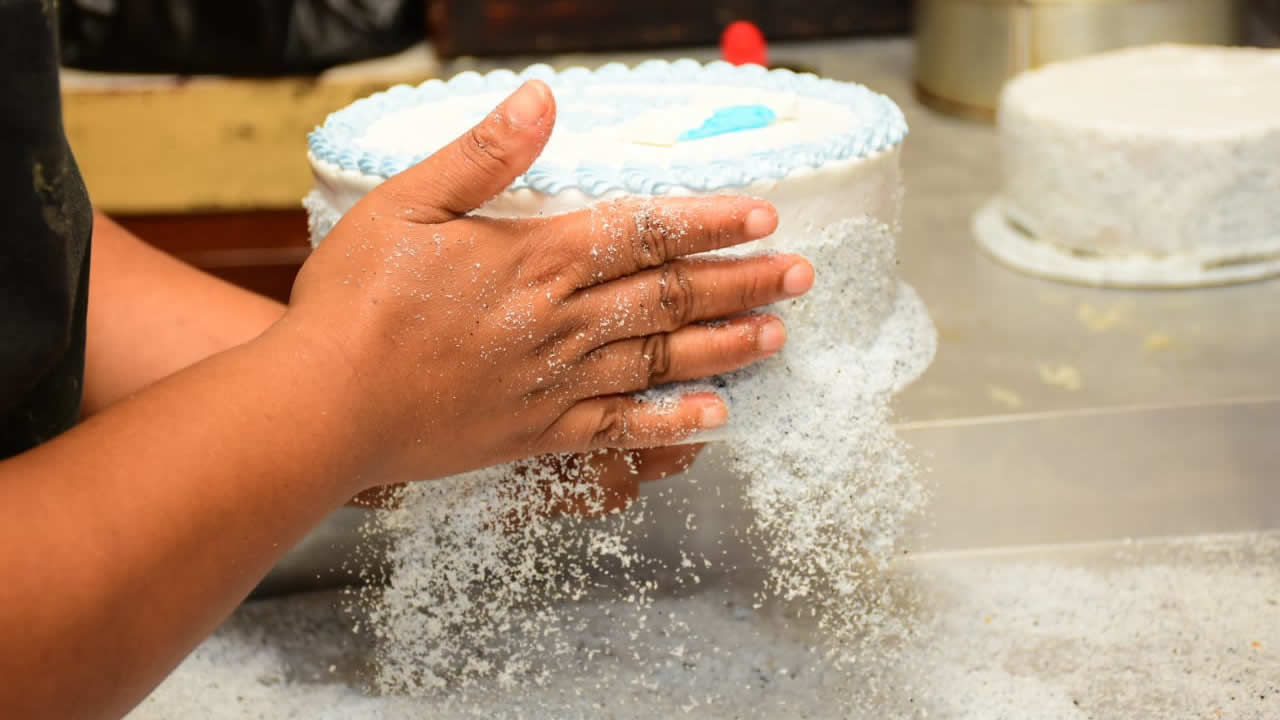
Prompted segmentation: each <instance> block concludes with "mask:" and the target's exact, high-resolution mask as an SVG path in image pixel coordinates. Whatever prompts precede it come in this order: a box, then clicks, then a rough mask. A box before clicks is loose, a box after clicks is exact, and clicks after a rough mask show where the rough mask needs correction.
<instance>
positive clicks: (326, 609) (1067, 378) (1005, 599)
mask: <svg viewBox="0 0 1280 720" xmlns="http://www.w3.org/2000/svg"><path fill="white" fill-rule="evenodd" d="M680 54H690V55H693V56H695V57H703V58H705V57H707V55H705V54H699V53H680ZM775 57H776V59H777V60H779V61H781V62H792V63H796V64H801V65H804V66H808V67H809V68H812V69H814V70H816V71H817V72H820V73H822V74H824V75H829V76H832V77H836V78H841V79H850V80H857V81H859V82H862V83H864V84H867V85H869V86H871V87H872V88H874V89H877V90H879V91H881V92H884V93H886V94H888V95H890V96H891V97H893V98H894V100H896V101H897V102H898V103H899V104H900V105H901V106H902V107H903V109H904V111H905V112H906V115H907V119H908V122H909V123H910V125H911V135H910V137H909V138H908V141H907V146H906V150H905V154H904V162H905V176H906V182H907V187H908V191H907V204H906V211H905V215H904V221H903V225H904V227H903V233H902V237H901V245H900V248H899V251H900V257H901V267H902V272H903V274H904V276H905V277H906V278H907V279H908V281H910V282H911V283H912V284H913V285H914V286H915V288H916V289H917V290H918V291H919V292H920V294H921V295H922V296H923V297H924V299H925V301H926V303H927V304H928V305H929V308H930V311H931V312H932V314H933V317H934V319H935V321H936V323H937V326H938V330H939V335H940V345H939V352H938V357H937V360H936V362H935V363H934V366H933V367H932V368H931V369H930V370H929V371H928V373H926V374H925V376H924V377H923V378H921V379H920V380H919V381H918V382H917V383H916V384H915V385H913V386H912V387H911V388H909V389H908V390H907V391H906V392H905V393H904V394H903V395H902V396H901V397H900V398H899V402H898V405H897V409H898V417H899V420H900V429H901V431H902V435H903V436H904V437H905V438H906V439H907V440H908V442H910V443H911V444H912V445H913V446H914V447H915V448H916V451H917V452H918V453H919V457H920V458H921V460H922V463H923V464H925V465H926V466H928V467H929V468H930V473H929V478H930V483H931V485H932V487H933V491H934V500H933V503H932V505H931V509H930V510H929V512H928V514H927V516H926V517H925V518H922V520H921V523H920V527H919V528H918V532H917V535H916V538H915V539H914V540H913V541H912V548H913V549H914V550H922V551H927V552H925V553H924V554H923V555H921V556H919V557H917V558H916V559H915V560H912V561H910V562H906V563H903V568H902V572H903V574H904V577H909V578H912V579H913V580H912V583H911V587H913V588H915V589H916V590H918V591H919V592H920V594H921V596H922V598H923V599H922V600H921V602H920V604H919V605H918V606H917V605H915V604H912V605H911V609H910V612H913V613H914V612H919V613H922V614H921V615H920V622H919V624H918V626H919V627H920V629H921V632H922V635H921V638H931V639H919V640H912V641H910V642H908V643H906V644H905V645H904V648H905V649H904V650H903V652H904V653H906V654H905V655H900V656H899V658H900V659H901V658H905V660H903V662H901V663H897V664H883V665H877V664H876V663H874V662H869V663H868V664H867V665H866V666H865V667H864V668H863V669H862V670H861V672H862V674H861V675H857V676H855V677H857V678H858V680H859V682H858V683H856V685H857V687H850V686H849V685H847V684H846V681H847V680H848V677H850V676H846V675H841V676H838V677H837V676H833V675H831V674H828V673H825V672H824V671H823V669H822V666H821V663H820V662H818V661H817V660H816V659H815V658H814V657H813V656H812V655H811V654H809V653H808V651H807V647H809V646H808V645H807V643H806V641H805V640H804V637H803V636H798V637H797V636H793V635H791V634H789V633H790V632H791V631H790V630H787V629H786V628H785V623H779V622H777V620H778V618H774V617H768V616H766V615H763V614H761V615H756V614H753V613H752V612H750V611H748V610H745V609H744V607H743V604H742V602H741V598H737V599H735V598H736V597H737V596H735V595H734V593H735V592H737V590H735V588H734V587H732V585H731V584H730V585H729V586H726V587H723V588H708V589H707V590H705V591H703V592H702V593H700V594H696V595H694V596H692V597H686V598H671V599H670V604H669V605H667V606H662V607H661V608H660V609H662V610H663V611H664V612H666V613H667V614H668V616H669V617H676V616H677V615H679V614H681V613H683V614H684V615H685V617H686V619H687V621H688V623H687V624H689V625H692V626H694V627H697V628H699V636H698V637H697V638H696V640H697V642H693V641H692V640H691V642H690V643H686V644H679V647H677V646H676V645H670V646H668V645H664V644H663V643H668V642H669V641H671V637H670V636H669V635H661V634H659V633H656V632H655V634H654V635H653V636H652V637H647V638H643V640H644V642H643V643H642V644H641V645H639V646H636V647H637V652H640V653H642V654H644V655H645V657H646V658H648V659H649V660H653V658H656V657H659V656H662V653H664V652H665V653H668V655H667V656H663V657H675V658H678V657H679V656H680V655H679V653H684V652H686V651H689V652H693V651H698V652H702V653H703V654H702V655H701V656H700V659H698V660H689V661H688V663H685V662H683V661H673V662H675V664H674V665H672V664H671V663H665V664H664V663H657V662H656V661H655V662H648V663H647V664H646V665H645V667H647V668H651V669H652V668H657V669H655V670H653V671H652V672H649V673H646V672H639V671H637V672H628V671H627V670H626V668H627V666H626V662H625V658H624V657H622V656H618V657H612V658H611V659H610V660H609V662H611V663H615V665H613V667H616V668H619V669H618V670H617V675H616V676H610V677H604V676H603V675H601V676H597V675H590V673H591V672H596V671H597V670H598V671H599V672H601V673H603V672H606V671H605V670H599V669H598V668H597V669H592V668H594V666H590V667H589V666H587V665H584V666H583V667H582V668H578V669H577V670H576V671H575V672H576V673H578V674H574V673H570V674H569V676H568V677H567V678H566V679H564V680H562V681H558V682H560V683H561V684H555V685H553V686H552V687H549V688H544V689H540V690H536V691H530V692H528V693H525V694H517V695H511V694H502V693H499V694H497V695H494V696H490V697H478V698H472V700H474V702H473V703H471V705H470V707H471V709H476V708H479V709H480V710H481V712H482V714H484V713H490V714H496V712H497V711H498V710H502V711H505V712H512V711H513V710H515V708H513V707H512V704H513V703H519V704H521V707H524V708H525V709H527V710H528V713H527V714H528V715H539V714H547V715H550V716H574V713H577V714H582V715H585V714H593V713H594V716H601V715H603V716H606V717H632V716H636V717H651V716H654V715H657V714H661V713H672V712H679V711H681V710H686V711H688V712H689V713H690V716H692V717H733V716H749V715H754V714H762V713H763V714H764V715H766V716H768V715H773V716H781V714H782V713H788V714H791V715H793V716H797V717H836V716H841V715H844V714H846V713H843V712H841V711H838V710H836V708H837V707H838V706H839V701H842V699H844V700H847V699H848V698H851V697H856V698H858V699H857V702H856V704H857V705H858V706H859V707H860V708H861V709H860V710H858V711H857V712H856V713H855V712H854V711H853V710H850V711H849V712H848V713H847V714H848V715H851V716H867V717H904V716H912V715H914V714H919V713H921V712H922V710H921V708H925V709H933V710H935V711H936V712H934V713H933V714H931V715H930V717H966V718H984V719H985V718H997V717H1008V718H1021V717H1026V718H1059V717H1061V718H1086V717H1088V718H1139V717H1143V718H1145V717H1174V716H1176V717H1207V718H1214V717H1227V718H1263V717H1276V716H1280V707H1278V706H1277V704H1276V703H1277V702H1280V697H1278V696H1277V693H1280V687H1277V678H1280V670H1277V669H1276V668H1277V667H1280V658H1278V657H1277V656H1276V655H1275V652H1276V650H1277V648H1280V637H1277V636H1276V632H1277V628H1280V607H1278V606H1277V604H1276V603H1277V602H1280V563H1278V562H1277V560H1280V556H1278V555H1277V550H1276V548H1277V544H1276V543H1277V540H1276V538H1275V534H1274V530H1275V529H1277V528H1280V482H1277V481H1276V470H1275V469H1276V468H1277V467H1278V466H1280V442H1278V441H1280V332H1278V331H1277V322H1276V320H1275V315H1274V313H1275V308H1277V307H1280V282H1277V281H1272V282H1264V283H1257V284H1252V285H1245V286H1239V287H1230V288H1215V289H1203V290H1191V291H1177V292H1128V291H1113V290H1099V289H1091V288H1081V287H1073V286H1068V285H1061V284H1056V283H1051V282H1048V281H1044V280H1039V279H1035V278H1031V277H1026V276H1022V275H1019V274H1017V273H1015V272H1013V271H1011V270H1008V269H1006V268H1004V267H1003V266H1000V265H999V264H997V263H995V262H994V261H992V260H990V259H988V258H987V257H985V256H984V255H982V254H981V253H980V252H979V251H978V250H977V249H976V246H975V244H974V242H973V239H972V237H971V235H970V231H969V220H970V216H971V214H972V212H973V211H974V210H976V209H977V208H978V207H979V206H980V205H981V204H982V203H983V202H985V201H986V200H987V199H988V198H989V197H990V196H991V194H992V193H993V192H995V190H996V188H997V186H998V172H997V166H996V137H995V133H994V131H993V130H992V129H991V128H990V127H986V126H981V125H975V124H971V123H968V122H965V121H960V120H953V119H950V118H945V117H942V116H939V115H936V114H934V113H932V112H930V111H927V110H925V109H923V108H922V107H921V106H920V105H919V104H918V103H916V102H915V101H914V99H913V98H912V96H911V92H910V69H911V46H910V43H908V42H906V41H904V40H890V41H863V42H840V43H829V44H820V45H807V46H803V47H780V48H776V49H775ZM609 59H622V60H624V61H630V60H634V59H636V58H633V57H622V58H609ZM602 61H603V59H602V58H597V57H586V58H563V59H557V61H556V63H555V64H557V65H569V64H587V65H595V64H599V63H600V62H602ZM509 62H510V64H511V65H517V66H518V65H520V64H522V61H519V60H517V61H509ZM470 67H477V69H485V67H483V66H472V65H464V64H461V63H459V64H455V67H453V68H450V69H447V70H459V69H467V68H470ZM850 271H851V272H854V271H856V269H852V268H851V269H850ZM705 472H707V473H708V474H711V475H714V471H713V470H710V469H707V470H705ZM681 482H683V481H682V480H681V479H675V480H672V481H668V483H667V485H666V486H667V487H671V486H672V484H674V483H681ZM717 482H724V483H730V482H731V481H730V480H727V479H724V478H720V479H719V480H717ZM706 485H707V484H706V483H703V486H704V487H705V486H706ZM358 519H359V518H358V515H356V514H354V513H347V514H344V515H342V516H340V517H339V518H336V519H335V522H334V523H333V524H332V525H331V526H329V527H328V528H327V530H325V531H322V532H321V533H319V534H317V535H316V536H315V537H313V538H312V540H311V541H310V544H309V545H308V546H304V547H303V548H301V549H300V551H299V553H298V554H296V555H295V556H294V557H293V558H291V560H290V561H289V562H288V563H286V564H285V566H283V567H282V568H281V569H280V571H278V572H277V573H276V574H275V576H274V580H275V582H276V583H277V587H282V586H284V585H288V584H292V585H294V586H297V585H299V584H305V583H307V582H308V581H311V582H313V583H314V579H315V577H316V572H317V570H320V571H322V572H325V571H327V570H328V569H329V568H334V567H336V566H337V565H339V564H340V562H341V560H340V558H339V557H338V555H337V553H335V551H334V550H333V545H334V543H335V542H339V543H340V542H341V541H343V539H344V538H347V537H348V535H347V533H346V530H347V529H348V528H349V526H350V523H352V522H355V521H358ZM721 521H722V522H723V523H725V524H727V525H731V524H732V523H734V522H735V517H734V516H732V514H730V515H727V516H726V517H723V518H721ZM1268 529H1271V530H1272V532H1271V533H1270V534H1269V535H1267V534H1264V535H1252V534H1248V533H1250V532H1252V531H1265V530H1268ZM1207 533H1235V534H1234V535H1233V536H1231V537H1229V538H1225V539H1214V538H1208V537H1205V534H1207ZM1151 536H1176V537H1178V538H1180V539H1176V540H1162V541H1151V542H1147V543H1138V544H1136V545H1134V544H1129V543H1127V542H1126V541H1124V540H1123V538H1135V537H1136V538H1142V537H1151ZM1102 541H1114V542H1102ZM1044 543H1094V544H1091V545H1084V546H1070V547H1061V546H1059V547H1054V548H1044V547H1036V546H1038V545H1041V544H1044ZM326 577H334V576H331V575H326ZM331 600H332V597H331V596H325V595H321V596H315V595H309V596H301V597H294V598H286V599H277V600H272V601H269V602H268V603H266V604H261V605H258V606H256V607H250V608H247V609H246V610H244V611H243V612H242V613H241V614H240V615H239V616H238V617H237V618H236V619H235V620H234V621H233V622H232V623H231V624H230V625H229V626H228V628H226V629H224V631H223V632H222V633H220V634H219V636H217V637H216V638H214V639H213V640H211V641H210V643H209V644H207V645H206V648H205V649H204V650H203V651H202V652H201V654H198V655H197V656H196V657H195V658H193V660H192V661H190V662H189V663H188V667H187V668H186V669H184V671H183V672H181V673H179V674H178V675H177V676H175V678H174V680H173V681H171V683H170V686H169V687H167V688H166V689H164V690H162V691H161V692H160V693H159V694H158V695H157V697H156V698H155V699H154V700H153V701H152V703H151V704H150V705H149V706H144V707H143V708H142V709H141V710H140V712H139V715H138V717H140V718H149V717H170V716H178V715H183V714H184V713H181V712H177V711H174V712H168V711H166V708H181V707H183V706H182V704H181V703H182V702H185V701H186V700H184V698H198V697H205V698H210V697H216V698H221V700H219V702H224V703H226V708H228V709H229V710H230V711H231V712H229V713H228V714H226V715H216V714H215V715H214V716H227V717H242V716H249V717H253V716H256V715H255V714H254V713H260V714H261V716H263V717H281V716H290V715H289V713H297V716H299V717H322V716H325V715H324V712H331V713H336V714H334V715H333V716H334V717H350V716H358V715H359V713H364V714H365V715H367V716H371V717H405V716H421V715H422V714H423V713H425V714H426V716H433V717H434V716H437V715H439V714H440V713H442V712H444V711H443V710H442V709H441V708H438V707H435V706H431V705H420V704H419V705H413V704H407V705H396V704H395V703H393V702H389V701H384V700H383V699H368V698H362V697H361V696H360V695H359V693H357V692H355V691H354V690H353V689H352V688H353V687H358V686H359V677H360V674H361V672H362V670H361V667H360V665H361V663H364V662H367V661H368V660H369V656H368V653H367V647H365V648H364V649H362V647H364V646H362V645H361V643H364V642H365V640H364V639H363V638H361V637H352V636H350V635H347V634H346V633H345V628H346V627H347V625H348V624H349V621H347V620H345V619H343V618H342V617H341V616H340V615H338V614H335V613H334V611H332V609H331V605H332V603H331ZM727 603H733V604H727ZM608 630H609V627H608V624H607V623H605V624H604V625H602V626H601V627H596V628H594V630H593V632H594V634H592V635H591V637H595V638H598V637H603V636H608ZM797 632H798V631H797ZM302 640H305V642H303V641H302ZM704 641H705V642H704ZM916 642H919V643H921V644H919V645H914V644H912V643H916ZM677 650H678V653H677ZM617 663H621V664H617ZM686 665H689V666H690V667H686ZM673 667H674V668H676V669H673ZM582 673H586V674H582ZM682 673H683V674H682ZM575 678H577V679H576V680H575ZM565 682H568V683H569V684H564V683H565ZM868 687H874V688H878V689H874V690H868V689H867V688H868ZM673 688H674V689H675V690H680V689H681V688H683V690H682V691H680V692H675V690H673ZM912 688H916V690H919V691H920V692H916V691H914V690H912ZM694 689H698V690H699V691H705V692H703V693H702V694H701V695H698V693H694V692H692V691H693V690H694ZM926 689H927V690H928V692H924V690H926ZM197 690H198V691H199V692H197ZM201 693H204V694H203V695H201ZM209 693H213V694H212V695H210V694H209ZM673 693H674V694H673ZM851 693H852V694H851ZM877 693H879V694H877ZM231 695H235V696H237V697H241V698H244V699H242V700H241V701H239V702H240V703H241V705H239V706H237V705H235V704H234V703H233V702H232V701H231V700H229V699H227V698H228V696H231ZM317 698H324V702H314V701H315V700H316V699H317ZM517 698H519V699H517ZM210 702H212V701H210ZM917 702H919V703H921V704H919V705H917V704H916V703H917ZM172 703H177V704H172ZM348 703H350V704H348ZM699 703H705V704H703V705H699ZM904 703H905V704H904ZM548 704H550V705H556V704H559V705H561V706H566V707H567V706H572V707H575V708H577V709H576V710H574V712H573V713H571V712H568V711H566V712H563V713H555V712H550V713H539V712H537V708H538V707H539V706H540V705H541V706H544V707H545V706H548ZM206 707H213V705H206ZM237 708H238V710H240V711H243V712H236V710H237ZM306 708H310V709H306Z"/></svg>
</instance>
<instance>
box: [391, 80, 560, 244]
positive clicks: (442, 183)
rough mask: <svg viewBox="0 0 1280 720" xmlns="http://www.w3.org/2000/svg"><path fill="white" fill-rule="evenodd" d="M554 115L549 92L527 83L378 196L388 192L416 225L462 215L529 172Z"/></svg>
mask: <svg viewBox="0 0 1280 720" xmlns="http://www.w3.org/2000/svg"><path fill="white" fill-rule="evenodd" d="M555 114H556V104H555V99H554V98H553V97H552V96H551V89H550V88H548V87H547V86H546V84H545V83H543V82H542V81H541V80H529V81H527V82H526V83H525V84H523V85H521V86H520V88H519V89H517V90H516V91H515V92H514V93H512V94H511V95H510V96H509V97H508V98H507V99H506V100H504V101H502V104H500V105H499V106H498V107H497V109H495V110H494V111H493V112H491V113H489V114H488V115H487V116H485V118H484V119H483V120H481V121H480V123H479V124H478V125H476V126H475V127H473V128H471V129H470V130H468V131H467V132H465V133H463V134H462V136H461V137H459V138H458V139H456V140H454V141H453V142H451V143H449V144H448V145H446V146H445V147H444V148H441V149H440V151H438V152H437V153H435V154H434V155H432V156H431V157H429V158H427V159H426V160H423V161H422V162H420V163H418V164H417V165H415V166H413V167H411V168H409V169H408V170H405V171H404V172H402V173H400V174H399V175H396V176H395V177H393V178H391V179H389V180H387V181H386V182H385V183H383V184H382V187H380V188H379V190H378V191H379V192H381V193H389V194H390V196H391V197H392V198H393V200H394V201H395V202H396V203H397V204H398V205H399V206H400V207H402V208H404V209H406V210H408V211H409V215H408V218H409V219H410V220H412V221H414V222H421V223H440V222H445V221H448V220H452V219H454V218H456V217H459V216H461V215H466V214H467V213H469V212H471V211H472V210H475V209H476V208H478V207H480V206H481V205H483V204H485V203H486V202H488V201H489V200H490V199H491V198H493V197H494V196H495V195H497V194H498V193H500V192H502V191H503V190H505V189H507V186H508V185H510V184H511V183H512V181H514V180H515V179H516V178H517V177H520V175H521V174H523V173H524V172H525V171H526V170H528V169H529V166H530V165H532V164H533V161H534V160H535V159H537V157H538V154H539V153H541V152H542V148H543V147H544V146H545V145H546V144H547V140H548V139H549V138H550V137H551V128H552V126H553V125H554V124H555Z"/></svg>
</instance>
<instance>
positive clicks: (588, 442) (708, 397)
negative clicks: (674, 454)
mask: <svg viewBox="0 0 1280 720" xmlns="http://www.w3.org/2000/svg"><path fill="white" fill-rule="evenodd" d="M728 420H729V409H728V408H727V407H725V404H724V401H723V400H721V399H720V397H719V396H718V395H716V394H715V393H693V394H690V395H685V396H684V397H682V398H680V399H679V400H677V401H676V402H675V403H674V404H669V403H659V402H653V401H646V400H640V399H637V398H634V397H631V396H629V395H613V396H609V397H600V398H592V399H590V400H583V401H581V402H579V403H577V404H575V405H574V406H573V407H571V408H570V409H569V410H568V411H567V412H566V413H565V414H564V415H562V416H560V418H559V419H558V420H556V422H555V423H554V424H553V425H552V426H551V428H550V429H548V430H547V433H546V434H545V435H544V443H545V444H546V445H548V446H549V448H548V449H549V450H551V451H552V452H588V451H591V450H599V449H603V448H624V449H640V448H652V447H662V446H665V445H680V444H683V443H688V442H690V441H691V440H692V439H693V438H695V437H696V435H697V433H698V432H700V431H703V430H712V429H715V428H718V427H721V426H722V425H724V424H725V423H726V422H728Z"/></svg>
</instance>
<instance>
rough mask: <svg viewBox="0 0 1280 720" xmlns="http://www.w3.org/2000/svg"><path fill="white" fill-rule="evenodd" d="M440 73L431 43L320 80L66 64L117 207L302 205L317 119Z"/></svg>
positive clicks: (98, 177)
mask: <svg viewBox="0 0 1280 720" xmlns="http://www.w3.org/2000/svg"><path fill="white" fill-rule="evenodd" d="M438 74H439V64H438V63H437V62H436V59H435V56H434V54H433V53H432V52H431V51H430V48H429V47H427V46H418V47H415V48H412V49H410V50H408V51H406V52H404V53H401V54H399V55H396V56H393V57H390V58H385V59H381V60H377V61H372V62H367V63H359V64H355V65H349V66H344V67H341V68H335V69H334V70H330V71H328V72H325V73H323V74H321V75H319V76H315V77H287V78H272V79H239V78H226V77H212V76H200V77H178V76H138V75H110V74H100V73H86V72H81V71H75V70H66V71H64V72H63V78H62V84H63V87H62V96H63V116H64V121H65V123H66V129H67V137H68V138H69V141H70V143H71V148H72V150H73V151H74V152H75V155H76V160H77V161H78V162H79V164H80V170H81V173H82V174H83V175H84V177H85V182H86V184H87V185H88V187H89V193H90V195H91V197H92V198H93V201H94V204H95V205H96V206H98V207H99V208H101V209H103V210H106V211H108V212H117V213H171V212H186V211H193V210H252V209H280V208H296V207H299V203H300V202H301V199H302V196H303V195H305V194H306V193H307V191H308V190H309V189H310V187H311V171H310V168H309V166H308V164H307V158H306V149H307V144H306V136H307V133H308V132H310V131H311V129H312V128H314V127H315V126H316V125H317V124H319V123H320V122H322V121H323V120H324V118H325V116H327V115H328V114H329V113H331V112H333V111H335V110H338V109H340V108H342V107H344V106H346V105H348V104H350V103H351V102H352V101H353V100H356V99H358V98H361V97H364V96H366V95H369V94H371V93H373V92H376V91H378V90H382V89H385V88H387V87H390V86H391V85H395V84H399V83H418V82H421V81H423V80H426V79H428V78H431V77H436V76H438Z"/></svg>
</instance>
